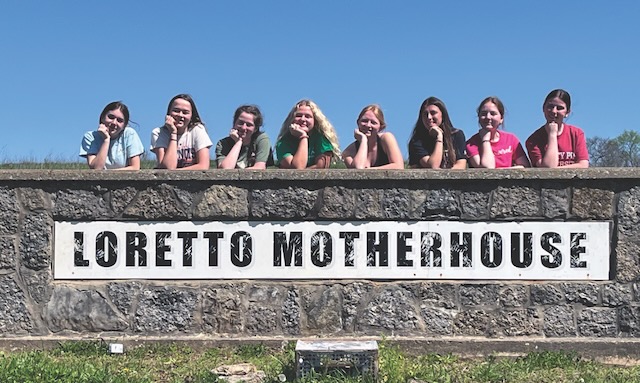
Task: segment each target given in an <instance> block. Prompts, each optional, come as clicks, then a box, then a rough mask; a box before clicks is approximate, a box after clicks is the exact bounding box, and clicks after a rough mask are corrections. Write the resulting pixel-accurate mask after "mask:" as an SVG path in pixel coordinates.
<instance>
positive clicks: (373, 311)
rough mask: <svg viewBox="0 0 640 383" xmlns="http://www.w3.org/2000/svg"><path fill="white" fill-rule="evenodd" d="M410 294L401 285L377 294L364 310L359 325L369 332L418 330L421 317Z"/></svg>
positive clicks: (408, 331)
mask: <svg viewBox="0 0 640 383" xmlns="http://www.w3.org/2000/svg"><path fill="white" fill-rule="evenodd" d="M409 295H410V294H408V293H407V291H406V290H404V289H402V288H399V287H395V286H393V287H388V288H386V289H384V290H382V291H380V292H379V293H378V294H376V295H375V296H374V297H373V298H372V299H371V300H370V301H369V304H368V305H367V306H366V307H365V309H364V310H363V311H362V314H361V318H359V320H358V327H359V329H361V330H364V331H366V332H367V333H369V334H377V333H379V332H380V331H381V330H383V329H384V330H392V331H393V332H394V333H411V332H414V331H415V330H418V329H419V328H418V326H419V317H418V314H417V313H416V310H415V308H414V307H413V302H412V299H411V298H410V297H409Z"/></svg>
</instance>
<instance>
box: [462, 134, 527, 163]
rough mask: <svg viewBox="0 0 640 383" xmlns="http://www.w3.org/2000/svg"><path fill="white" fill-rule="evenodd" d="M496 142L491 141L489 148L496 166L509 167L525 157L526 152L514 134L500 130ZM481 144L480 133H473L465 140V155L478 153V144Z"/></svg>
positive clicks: (469, 155) (471, 155)
mask: <svg viewBox="0 0 640 383" xmlns="http://www.w3.org/2000/svg"><path fill="white" fill-rule="evenodd" d="M499 134H500V138H499V139H498V142H492V143H491V150H492V151H493V155H494V157H495V158H496V169H497V168H510V167H512V166H514V165H516V160H517V159H518V158H520V157H526V156H527V154H526V153H525V152H524V149H523V148H522V144H520V141H519V140H518V137H516V135H515V134H513V133H509V132H505V131H500V132H499ZM481 145H482V137H481V136H480V133H476V134H474V135H473V136H472V137H471V138H470V139H469V141H467V157H469V158H471V157H473V156H475V155H479V154H480V148H479V147H480V146H481Z"/></svg>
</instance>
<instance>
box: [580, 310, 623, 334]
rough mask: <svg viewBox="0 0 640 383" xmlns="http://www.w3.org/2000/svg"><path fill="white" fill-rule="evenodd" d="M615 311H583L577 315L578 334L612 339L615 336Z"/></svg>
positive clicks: (616, 331)
mask: <svg viewBox="0 0 640 383" xmlns="http://www.w3.org/2000/svg"><path fill="white" fill-rule="evenodd" d="M616 322H617V315H616V310H615V309H603V308H591V309H584V310H582V312H580V314H579V315H578V332H579V333H580V335H582V336H591V337H614V336H616V335H617V333H618V330H617V328H616V327H617V324H616Z"/></svg>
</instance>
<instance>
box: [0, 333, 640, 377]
mask: <svg viewBox="0 0 640 383" xmlns="http://www.w3.org/2000/svg"><path fill="white" fill-rule="evenodd" d="M125 351H126V353H125V354H124V355H110V354H108V353H107V345H106V344H104V343H101V342H90V341H81V342H68V343H62V344H60V345H59V346H58V347H56V348H54V349H52V350H37V351H26V352H15V353H13V352H12V353H0V382H3V383H11V382H21V383H24V382H32V383H40V382H58V383H66V382H74V383H90V382H91V383H92V382H96V383H97V382H110V383H125V382H126V383H146V382H167V383H178V382H181V383H187V382H188V383H208V382H218V381H219V380H218V378H217V377H216V376H215V375H214V374H212V373H211V372H210V371H211V370H212V369H214V368H215V367H218V366H220V365H222V364H235V363H241V362H248V363H252V364H254V365H255V366H256V367H257V368H258V369H261V370H263V371H264V372H265V373H266V374H267V378H266V380H265V382H281V381H282V380H281V379H282V378H286V381H288V382H292V381H295V379H294V378H295V361H294V359H295V358H294V357H295V352H294V349H293V342H290V343H289V344H287V346H285V347H284V348H282V349H277V350H276V349H270V348H268V347H266V346H264V345H263V344H252V345H243V346H239V347H236V348H212V349H207V350H194V349H192V348H190V347H187V346H185V345H183V344H177V343H176V344H149V345H145V346H140V347H136V348H132V349H128V350H125ZM414 378H415V379H419V380H421V381H423V382H447V383H472V382H473V383H477V382H480V383H483V382H484V383H509V382H519V383H521V382H524V383H529V382H530V383H533V382H535V383H544V382H549V383H551V382H553V383H569V382H571V383H574V382H575V383H585V382H589V383H591V382H593V383H600V382H602V383H604V382H607V383H617V382H620V383H621V382H638V381H640V367H620V366H610V365H603V364H599V363H596V362H593V361H588V360H583V359H582V358H581V357H580V356H579V355H577V354H575V353H571V352H537V353H531V354H528V355H526V356H523V357H519V358H497V357H494V356H489V357H486V358H482V359H472V360H466V359H461V358H459V357H457V356H455V355H439V354H427V355H421V356H408V355H405V354H404V353H402V352H401V351H400V350H399V349H398V348H397V347H395V346H393V345H389V344H387V343H386V342H382V343H381V344H380V360H379V382H383V383H406V382H408V381H409V380H410V379H414ZM300 382H305V383H307V382H309V383H310V382H320V383H323V382H327V383H328V382H345V383H351V382H372V380H371V379H370V378H367V377H349V376H346V375H345V374H344V373H340V372H339V371H336V372H333V373H332V374H329V375H319V374H316V375H313V376H309V377H307V378H306V379H303V380H300Z"/></svg>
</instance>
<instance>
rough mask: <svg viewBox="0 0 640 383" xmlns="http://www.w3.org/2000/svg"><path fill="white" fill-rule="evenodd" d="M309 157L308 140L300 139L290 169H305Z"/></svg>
mask: <svg viewBox="0 0 640 383" xmlns="http://www.w3.org/2000/svg"><path fill="white" fill-rule="evenodd" d="M308 157H309V138H308V137H303V138H300V141H299V143H298V150H296V152H295V154H294V155H293V159H292V160H291V169H306V168H307V160H308Z"/></svg>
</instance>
